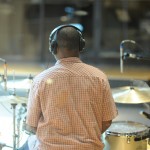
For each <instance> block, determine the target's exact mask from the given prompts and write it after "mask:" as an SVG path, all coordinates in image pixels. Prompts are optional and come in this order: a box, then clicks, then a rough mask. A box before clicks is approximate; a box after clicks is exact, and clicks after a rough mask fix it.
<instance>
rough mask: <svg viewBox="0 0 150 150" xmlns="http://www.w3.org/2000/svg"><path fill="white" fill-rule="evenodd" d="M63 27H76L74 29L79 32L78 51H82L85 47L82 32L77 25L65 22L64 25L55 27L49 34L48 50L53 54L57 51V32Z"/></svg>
mask: <svg viewBox="0 0 150 150" xmlns="http://www.w3.org/2000/svg"><path fill="white" fill-rule="evenodd" d="M65 27H72V28H74V29H76V31H77V32H78V33H79V37H80V39H79V52H83V51H84V48H85V39H84V38H83V36H82V32H81V31H80V29H78V28H77V27H75V26H73V25H70V24H66V25H60V26H58V27H56V28H55V29H54V30H53V31H52V32H51V34H50V36H49V51H50V52H52V53H53V54H56V53H57V45H58V44H57V34H58V31H60V30H61V29H62V28H65Z"/></svg>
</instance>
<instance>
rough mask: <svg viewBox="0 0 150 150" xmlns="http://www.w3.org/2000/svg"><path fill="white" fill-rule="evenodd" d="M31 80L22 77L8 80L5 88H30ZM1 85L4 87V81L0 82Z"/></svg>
mask: <svg viewBox="0 0 150 150" xmlns="http://www.w3.org/2000/svg"><path fill="white" fill-rule="evenodd" d="M32 82H33V80H32V79H23V80H10V81H7V88H8V89H26V90H27V89H30V87H31V84H32ZM1 85H2V87H3V88H4V87H5V83H4V82H2V83H1Z"/></svg>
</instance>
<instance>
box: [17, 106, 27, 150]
mask: <svg viewBox="0 0 150 150" xmlns="http://www.w3.org/2000/svg"><path fill="white" fill-rule="evenodd" d="M25 106H26V104H21V107H20V108H19V109H18V113H17V148H19V144H20V122H21V120H22V115H23V114H25V112H26V108H25Z"/></svg>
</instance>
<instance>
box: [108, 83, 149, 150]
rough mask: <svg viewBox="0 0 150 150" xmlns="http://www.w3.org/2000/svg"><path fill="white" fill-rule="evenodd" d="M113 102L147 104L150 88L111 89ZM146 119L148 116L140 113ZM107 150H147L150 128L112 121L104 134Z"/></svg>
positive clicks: (128, 122)
mask: <svg viewBox="0 0 150 150" xmlns="http://www.w3.org/2000/svg"><path fill="white" fill-rule="evenodd" d="M112 94H113V98H114V101H115V102H116V103H120V104H143V103H144V104H147V103H149V102H150V88H147V87H135V86H124V87H118V88H114V89H112ZM142 115H144V116H145V117H146V118H147V119H150V114H149V113H147V112H142ZM105 134H106V139H105V140H106V141H107V144H108V146H109V147H108V149H109V150H149V149H148V147H150V127H149V126H146V125H144V124H142V123H138V122H133V121H114V122H112V124H111V126H110V127H109V128H108V130H107V131H106V132H105Z"/></svg>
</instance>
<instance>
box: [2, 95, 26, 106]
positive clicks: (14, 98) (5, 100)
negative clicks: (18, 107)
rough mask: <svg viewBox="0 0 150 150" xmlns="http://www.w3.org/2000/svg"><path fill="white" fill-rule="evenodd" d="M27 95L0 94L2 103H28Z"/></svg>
mask: <svg viewBox="0 0 150 150" xmlns="http://www.w3.org/2000/svg"><path fill="white" fill-rule="evenodd" d="M27 100H28V99H27V98H26V97H20V96H16V95H9V96H0V103H2V102H3V103H17V104H18V103H27Z"/></svg>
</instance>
